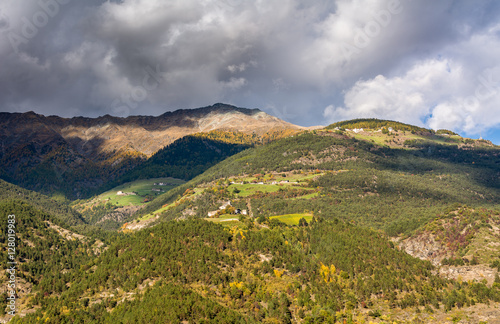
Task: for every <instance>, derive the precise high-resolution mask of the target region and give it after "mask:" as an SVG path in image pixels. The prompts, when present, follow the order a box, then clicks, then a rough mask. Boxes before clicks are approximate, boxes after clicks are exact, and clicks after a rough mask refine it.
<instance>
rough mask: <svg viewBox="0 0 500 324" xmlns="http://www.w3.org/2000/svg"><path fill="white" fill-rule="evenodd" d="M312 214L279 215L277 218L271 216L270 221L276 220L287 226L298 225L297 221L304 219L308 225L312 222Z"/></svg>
mask: <svg viewBox="0 0 500 324" xmlns="http://www.w3.org/2000/svg"><path fill="white" fill-rule="evenodd" d="M312 217H313V216H312V214H288V215H279V216H271V217H269V218H271V219H277V220H279V221H282V222H283V223H285V224H287V225H299V220H300V219H301V218H304V219H305V220H306V221H307V222H308V223H309V222H310V221H311V220H312Z"/></svg>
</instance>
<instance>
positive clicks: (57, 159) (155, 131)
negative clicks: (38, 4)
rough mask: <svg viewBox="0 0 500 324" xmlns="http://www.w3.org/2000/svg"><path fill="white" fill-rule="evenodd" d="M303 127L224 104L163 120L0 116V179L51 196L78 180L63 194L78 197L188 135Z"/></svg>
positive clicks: (177, 113) (30, 114) (170, 115)
mask: <svg viewBox="0 0 500 324" xmlns="http://www.w3.org/2000/svg"><path fill="white" fill-rule="evenodd" d="M302 129H303V128H302V127H300V126H296V125H293V124H290V123H287V122H285V121H282V120H280V119H279V118H276V117H274V116H271V115H268V114H266V113H265V112H262V111H260V110H259V109H246V108H238V107H235V106H231V105H226V104H214V105H212V106H207V107H202V108H197V109H182V110H177V111H174V112H166V113H164V114H162V115H160V116H129V117H113V116H109V115H105V116H101V117H98V118H90V117H73V118H63V117H59V116H44V115H40V114H37V113H34V112H27V113H0V139H1V140H0V141H1V143H0V146H1V150H0V162H1V167H0V178H2V179H4V180H6V181H9V182H12V183H15V184H18V185H21V186H23V187H25V188H29V189H34V190H37V191H44V192H47V193H49V192H54V191H58V190H61V189H60V188H61V187H64V186H66V187H67V186H69V185H68V184H65V182H67V181H66V180H67V178H68V177H70V178H71V179H76V180H75V181H76V183H75V184H72V185H71V186H72V187H74V188H65V189H64V190H63V191H64V192H66V193H67V191H68V190H69V191H72V190H73V189H75V190H73V191H74V192H71V193H70V195H72V196H77V197H78V196H79V195H80V187H83V188H89V187H92V188H97V187H99V186H101V185H102V184H103V183H104V182H106V181H107V180H109V179H108V178H112V179H116V178H118V177H119V176H121V175H123V174H124V173H125V172H127V171H128V170H131V169H133V168H134V167H135V166H137V165H138V164H139V163H140V162H141V161H144V160H146V159H147V158H149V157H151V156H153V155H154V154H155V153H156V152H158V151H159V150H160V149H162V148H164V147H166V146H167V145H169V144H172V143H173V142H175V141H176V140H178V139H180V138H183V137H185V136H187V135H191V134H195V133H200V132H210V131H215V130H217V131H229V132H238V133H243V134H247V135H252V136H254V135H255V136H257V137H259V136H265V135H266V134H271V133H274V132H283V131H300V130H302ZM35 179H39V180H40V181H36V180H35ZM42 179H44V180H43V181H42ZM47 179H51V180H50V181H47ZM52 180H53V181H52ZM51 183H58V184H57V185H55V186H53V185H52V184H51ZM49 184H50V185H49Z"/></svg>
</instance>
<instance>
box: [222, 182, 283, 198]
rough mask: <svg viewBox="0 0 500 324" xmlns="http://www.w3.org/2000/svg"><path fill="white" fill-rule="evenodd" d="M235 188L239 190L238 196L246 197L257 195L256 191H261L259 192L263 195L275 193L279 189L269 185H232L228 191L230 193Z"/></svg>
mask: <svg viewBox="0 0 500 324" xmlns="http://www.w3.org/2000/svg"><path fill="white" fill-rule="evenodd" d="M235 188H236V189H238V190H239V193H238V196H240V197H248V196H251V195H253V194H255V193H257V191H261V192H265V193H268V192H276V191H278V190H279V189H280V188H281V186H279V185H271V184H253V183H248V184H233V185H231V186H229V190H231V191H232V190H234V189H235Z"/></svg>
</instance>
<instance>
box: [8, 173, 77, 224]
mask: <svg viewBox="0 0 500 324" xmlns="http://www.w3.org/2000/svg"><path fill="white" fill-rule="evenodd" d="M9 200H19V201H22V202H24V203H27V204H30V205H32V206H34V207H35V208H37V209H39V210H41V211H43V212H45V213H47V214H50V215H52V216H53V217H56V218H58V219H59V221H60V222H63V223H65V224H67V225H69V226H75V225H84V224H85V221H84V220H83V218H82V216H81V215H80V214H79V213H78V212H76V211H75V210H73V209H71V208H70V207H68V206H67V205H65V204H63V203H60V202H57V201H55V200H52V199H50V198H49V197H47V196H45V195H42V194H39V193H37V192H33V191H29V190H26V189H23V188H20V187H18V186H16V185H13V184H11V183H8V182H6V181H3V180H0V201H9Z"/></svg>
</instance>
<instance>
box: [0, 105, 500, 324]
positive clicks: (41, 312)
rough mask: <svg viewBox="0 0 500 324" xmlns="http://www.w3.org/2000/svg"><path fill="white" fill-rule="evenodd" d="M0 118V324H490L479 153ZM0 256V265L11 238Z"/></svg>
mask: <svg viewBox="0 0 500 324" xmlns="http://www.w3.org/2000/svg"><path fill="white" fill-rule="evenodd" d="M2 117H5V118H2V126H1V127H2V128H1V132H2V133H1V134H2V141H3V142H4V143H5V144H6V145H5V148H4V149H3V151H2V154H3V155H2V165H1V168H2V171H1V172H2V173H1V177H2V178H3V179H4V180H0V220H1V221H2V222H3V223H4V224H7V222H8V216H7V215H11V214H13V215H15V216H16V222H17V223H16V239H17V241H16V242H17V246H16V251H17V255H16V260H17V262H18V264H17V271H18V280H17V289H16V297H17V305H16V306H17V313H16V314H17V315H16V316H15V317H13V316H11V315H9V314H8V311H9V308H6V309H5V310H4V313H2V314H1V315H2V317H1V319H2V320H4V321H7V320H11V321H12V322H13V323H39V322H45V323H148V322H152V323H190V322H192V323H370V322H375V323H499V321H498V319H499V318H500V312H499V309H500V276H499V272H500V209H499V206H500V148H499V147H498V146H496V145H493V144H492V143H491V142H489V141H486V140H473V139H468V138H462V137H460V136H459V135H457V134H455V133H453V132H451V131H448V130H438V131H434V130H430V129H425V128H421V127H417V126H413V125H408V124H403V123H399V122H396V121H387V120H378V119H356V120H349V121H342V122H338V123H335V124H332V125H329V126H327V127H316V128H310V129H306V128H301V127H298V126H294V125H291V124H288V123H285V122H283V121H280V120H279V119H277V118H275V117H272V116H269V115H267V114H264V113H262V112H260V111H258V110H248V109H243V108H236V107H231V106H227V105H222V104H217V105H214V106H210V107H205V108H200V109H196V110H193V111H188V110H181V111H177V112H173V113H167V114H165V115H162V116H158V117H129V118H115V117H110V116H104V117H100V118H97V119H90V118H72V119H63V118H59V117H55V116H50V117H43V116H39V115H36V114H34V113H27V114H4V115H2ZM7 119H8V120H10V121H4V120H7ZM32 119H33V120H34V121H33V122H32V124H33V127H31V128H30V126H29V125H30V122H29V121H30V120H32ZM150 133H151V134H150ZM136 137H138V138H136ZM152 138H155V139H154V140H151V139H152ZM7 143H9V144H8V145H7ZM87 145H92V148H91V149H90V146H89V149H88V150H86V147H87ZM21 187H23V188H21ZM28 189H34V190H35V191H32V190H28ZM76 198H78V199H76ZM0 246H1V247H2V255H3V257H4V258H5V259H7V258H8V257H9V255H8V253H7V246H8V238H7V234H6V233H4V232H2V233H0ZM3 280H4V282H6V281H7V280H8V277H7V274H4V275H3ZM1 292H2V293H3V295H2V296H3V297H4V300H6V298H7V296H8V294H7V290H5V289H4V290H1ZM0 309H1V308H0Z"/></svg>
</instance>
